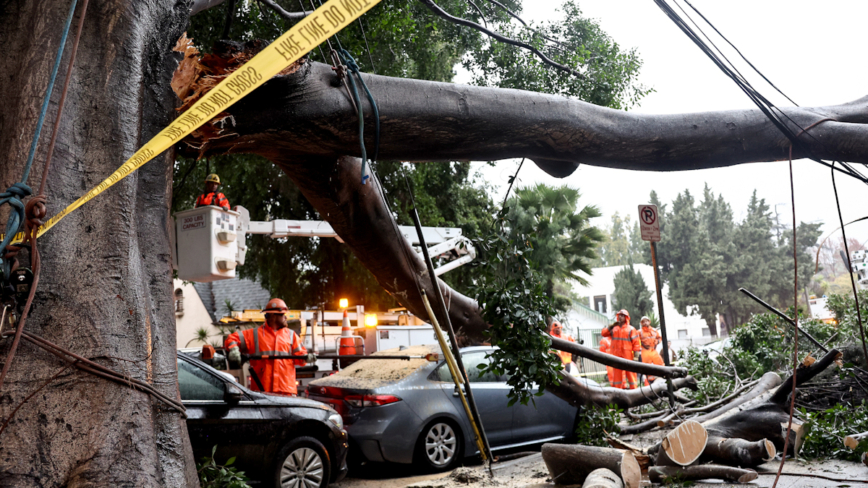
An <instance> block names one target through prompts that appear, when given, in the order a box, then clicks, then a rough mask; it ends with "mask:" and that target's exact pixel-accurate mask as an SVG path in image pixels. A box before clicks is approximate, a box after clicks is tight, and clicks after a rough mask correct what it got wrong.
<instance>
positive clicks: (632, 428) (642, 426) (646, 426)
mask: <svg viewBox="0 0 868 488" xmlns="http://www.w3.org/2000/svg"><path fill="white" fill-rule="evenodd" d="M668 415H669V412H666V413H664V414H663V415H661V416H660V417H657V418H653V419H651V420H646V421H644V422H639V423H638V424H633V425H628V426H626V427H621V433H622V434H625V435H626V434H638V433H640V432H646V431H649V430H651V429H654V428H657V427H659V425H658V424H657V422H658V421H660V420H662V419H663V418H665V417H666V416H668Z"/></svg>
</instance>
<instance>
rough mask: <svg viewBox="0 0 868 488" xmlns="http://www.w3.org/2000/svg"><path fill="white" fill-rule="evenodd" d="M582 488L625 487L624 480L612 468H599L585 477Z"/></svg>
mask: <svg viewBox="0 0 868 488" xmlns="http://www.w3.org/2000/svg"><path fill="white" fill-rule="evenodd" d="M582 488H624V482H623V481H621V478H619V477H618V475H617V474H615V473H613V472H612V471H611V470H609V469H606V468H599V469H595V470H593V471H591V474H589V475H588V477H587V478H585V482H584V483H582Z"/></svg>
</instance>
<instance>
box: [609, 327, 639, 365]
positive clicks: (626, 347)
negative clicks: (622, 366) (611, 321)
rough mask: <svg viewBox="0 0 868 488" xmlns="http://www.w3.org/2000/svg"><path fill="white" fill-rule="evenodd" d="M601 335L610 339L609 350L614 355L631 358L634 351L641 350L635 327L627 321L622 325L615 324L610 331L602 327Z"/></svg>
mask: <svg viewBox="0 0 868 488" xmlns="http://www.w3.org/2000/svg"><path fill="white" fill-rule="evenodd" d="M601 335H602V336H603V337H610V338H611V339H612V346H611V351H610V352H611V353H612V354H614V355H615V356H620V357H622V358H627V359H631V358H632V357H633V352H634V351H640V350H642V346H641V343H640V342H639V333H638V332H636V329H634V328H633V326H632V325H630V323H629V322H626V323H625V324H624V325H623V326H620V325H616V326H615V327H613V328H612V332H611V333H610V332H609V328H608V327H603V330H602V332H601Z"/></svg>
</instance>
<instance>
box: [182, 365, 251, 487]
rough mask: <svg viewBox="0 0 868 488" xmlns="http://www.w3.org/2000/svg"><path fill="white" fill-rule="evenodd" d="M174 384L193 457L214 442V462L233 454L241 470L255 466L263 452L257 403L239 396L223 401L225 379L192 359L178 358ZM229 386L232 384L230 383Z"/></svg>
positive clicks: (206, 451) (204, 453)
mask: <svg viewBox="0 0 868 488" xmlns="http://www.w3.org/2000/svg"><path fill="white" fill-rule="evenodd" d="M178 386H179V389H180V391H181V401H182V402H183V403H184V406H185V407H186V408H187V431H188V432H189V435H190V443H191V444H192V446H193V454H194V456H195V458H196V461H199V460H200V459H201V458H202V457H203V456H209V457H210V455H211V450H212V448H213V447H214V446H215V445H216V446H217V453H216V455H215V457H216V458H217V462H218V463H223V462H226V460H227V459H229V458H230V457H233V456H234V457H236V459H237V461H236V465H237V466H238V467H239V468H241V469H243V470H251V469H257V468H259V464H260V462H261V459H262V458H263V456H264V454H265V446H263V445H261V443H260V442H259V439H261V438H262V435H261V434H262V432H261V431H262V429H263V428H264V427H265V426H264V424H265V423H266V420H264V419H263V417H262V414H261V413H260V411H259V407H258V406H257V405H256V404H255V403H254V402H253V401H251V400H250V399H248V398H246V396H245V397H243V398H242V399H241V400H240V401H237V402H234V401H233V402H231V403H229V402H227V401H226V400H225V398H226V391H227V383H226V381H224V380H223V379H222V378H220V377H218V376H217V375H215V374H212V373H211V372H210V371H208V370H207V369H205V368H204V367H202V366H200V365H199V364H197V363H196V362H194V361H187V360H184V359H182V358H180V357H179V358H178ZM229 388H235V389H236V390H238V391H239V392H240V389H238V388H237V387H235V386H232V385H230V386H229Z"/></svg>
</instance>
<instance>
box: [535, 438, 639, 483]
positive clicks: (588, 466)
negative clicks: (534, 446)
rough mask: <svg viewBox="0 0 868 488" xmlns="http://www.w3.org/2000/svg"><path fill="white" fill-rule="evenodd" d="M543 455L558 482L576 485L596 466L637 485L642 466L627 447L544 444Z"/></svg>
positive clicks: (582, 481) (553, 478) (550, 471)
mask: <svg viewBox="0 0 868 488" xmlns="http://www.w3.org/2000/svg"><path fill="white" fill-rule="evenodd" d="M542 458H543V461H545V463H546V468H548V470H549V474H550V475H551V477H552V481H553V482H555V483H556V484H559V485H578V484H581V483H584V481H585V479H586V478H587V477H588V475H589V474H591V472H592V471H594V470H596V469H597V468H606V469H608V470H610V471H612V472H614V473H617V474H618V475H619V476H620V477H621V480H622V481H623V482H624V486H625V488H639V483H640V482H641V480H642V470H641V469H640V468H639V463H637V462H636V458H635V457H633V453H632V452H630V451H622V450H619V449H609V448H607V447H592V446H582V445H572V446H571V445H565V444H543V446H542Z"/></svg>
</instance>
